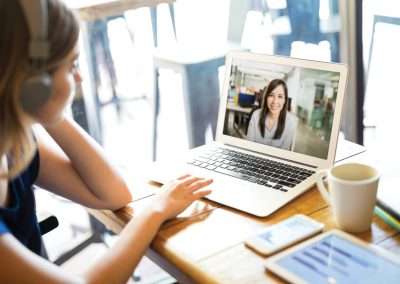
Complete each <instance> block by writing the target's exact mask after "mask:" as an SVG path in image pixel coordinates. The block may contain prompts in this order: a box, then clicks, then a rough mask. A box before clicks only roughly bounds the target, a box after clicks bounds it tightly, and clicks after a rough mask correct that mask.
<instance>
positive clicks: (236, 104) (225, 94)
mask: <svg viewBox="0 0 400 284" xmlns="http://www.w3.org/2000/svg"><path fill="white" fill-rule="evenodd" d="M225 71H226V72H225V82H224V85H223V88H222V94H221V100H220V107H219V114H218V126H217V134H216V139H215V142H213V143H211V144H207V145H204V146H201V147H197V148H194V149H191V150H189V151H188V153H187V156H186V157H185V159H183V160H181V161H159V162H157V163H156V164H155V167H154V168H153V170H152V174H151V179H152V180H155V181H158V182H161V183H164V182H167V181H169V180H171V179H173V178H176V177H177V176H179V175H182V174H186V173H189V174H192V175H196V176H201V177H210V178H213V179H214V182H213V184H212V185H210V187H211V188H212V190H213V192H212V193H211V194H210V195H209V196H207V198H208V199H210V200H212V201H215V202H218V203H220V204H223V205H226V206H229V207H232V208H235V209H238V210H240V211H243V212H247V213H249V214H252V215H255V216H259V217H265V216H268V215H270V214H271V213H273V212H274V211H276V210H277V209H279V208H280V207H282V206H284V205H285V204H287V203H288V202H289V201H291V200H293V199H294V198H296V197H297V196H299V195H300V194H302V193H303V192H305V191H306V190H307V189H309V188H310V187H312V186H313V185H314V182H315V177H316V175H317V174H318V171H319V170H320V169H325V168H328V167H330V166H332V165H333V163H334V158H335V152H336V146H337V140H338V133H339V126H340V117H341V112H342V106H343V96H344V92H345V86H346V79H347V68H346V66H345V65H342V64H336V63H327V62H317V61H311V60H303V59H295V58H287V57H281V56H270V55H262V54H255V53H250V52H231V53H229V54H228V56H227V58H226V65H225ZM282 81H283V82H285V85H286V89H287V92H286V93H287V95H288V98H286V99H285V98H283V100H282V93H283V94H284V93H285V92H282V88H278V87H276V88H275V90H276V92H275V91H274V90H272V92H270V93H269V94H270V95H268V96H267V95H265V92H266V91H267V89H268V86H269V85H270V84H271V88H272V86H274V84H278V86H279V83H280V82H282ZM281 86H283V85H282V84H281ZM283 90H284V89H283ZM267 98H268V99H267ZM279 102H288V103H287V104H286V106H282V104H284V103H281V104H280V105H279ZM266 108H268V110H266ZM279 108H281V109H280V111H279ZM263 110H264V112H265V113H266V116H265V117H266V124H268V123H267V121H268V119H269V116H268V114H269V113H274V114H275V115H277V114H278V113H279V117H280V116H281V114H282V111H285V113H286V116H285V120H283V119H281V121H284V122H285V123H283V124H282V122H281V124H282V125H284V127H283V131H281V136H280V137H279V138H277V137H276V136H274V135H275V132H276V130H277V128H278V125H279V119H278V122H276V123H275V125H273V127H271V128H265V133H264V136H262V135H261V134H260V133H261V131H260V129H261V126H260V125H259V124H260V120H262V119H261V116H262V111H263ZM277 116H278V115H277ZM252 119H253V120H252ZM272 120H273V119H271V121H272ZM250 127H252V128H251V129H249V128H250ZM266 127H268V125H267V126H266ZM281 128H282V127H281ZM259 131H260V132H259ZM267 132H268V133H267ZM268 134H270V137H269V138H268ZM271 137H272V138H271Z"/></svg>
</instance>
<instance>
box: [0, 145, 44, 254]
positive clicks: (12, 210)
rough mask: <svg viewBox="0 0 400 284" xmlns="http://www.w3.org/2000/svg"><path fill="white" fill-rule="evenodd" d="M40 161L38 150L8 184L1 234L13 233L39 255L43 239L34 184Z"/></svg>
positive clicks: (0, 209) (0, 215)
mask: <svg viewBox="0 0 400 284" xmlns="http://www.w3.org/2000/svg"><path fill="white" fill-rule="evenodd" d="M39 163H40V160H39V152H36V154H35V156H34V158H33V160H32V161H31V163H30V164H29V165H28V167H27V168H26V169H25V170H24V171H23V172H22V173H21V174H20V175H19V176H17V177H16V178H14V179H13V180H11V181H10V182H9V184H8V188H9V206H8V207H7V208H4V207H0V235H2V234H6V233H11V234H12V235H13V236H14V237H15V238H16V239H18V240H19V241H20V242H21V243H22V244H23V245H24V246H26V247H27V248H28V249H30V250H31V251H33V252H34V253H36V254H38V255H40V254H41V250H42V240H41V234H40V230H39V225H38V222H37V218H36V208H35V197H34V194H33V188H32V185H33V183H34V182H35V180H36V178H37V175H38V172H39Z"/></svg>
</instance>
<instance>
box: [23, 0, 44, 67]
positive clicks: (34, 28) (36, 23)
mask: <svg viewBox="0 0 400 284" xmlns="http://www.w3.org/2000/svg"><path fill="white" fill-rule="evenodd" d="M19 2H20V4H21V6H22V10H23V11H24V15H25V18H26V21H27V24H28V28H29V33H30V42H29V57H30V58H31V59H32V61H33V63H35V62H39V63H40V62H43V61H46V60H47V59H48V57H49V54H50V44H49V41H48V39H47V37H48V11H47V0H19ZM38 2H39V3H38Z"/></svg>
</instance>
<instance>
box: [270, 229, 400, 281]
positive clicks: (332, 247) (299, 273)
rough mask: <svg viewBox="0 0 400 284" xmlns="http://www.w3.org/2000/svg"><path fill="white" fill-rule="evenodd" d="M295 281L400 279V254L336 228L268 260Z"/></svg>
mask: <svg viewBox="0 0 400 284" xmlns="http://www.w3.org/2000/svg"><path fill="white" fill-rule="evenodd" d="M265 266H266V268H267V269H268V270H270V271H272V272H274V273H275V274H277V275H278V276H280V277H281V278H283V279H285V280H288V281H289V282H291V283H329V284H333V283H363V284H364V283H384V284H390V283H397V284H398V283H400V258H399V257H397V256H395V255H393V254H391V253H389V252H388V251H385V250H384V249H382V248H379V247H376V246H374V245H370V244H367V243H365V242H363V241H361V240H359V239H357V238H355V237H353V236H351V235H349V234H347V233H344V232H342V231H338V230H332V231H329V232H326V233H324V234H322V235H319V236H317V237H314V238H312V239H310V240H308V241H306V242H304V243H301V244H299V245H297V246H295V247H292V248H291V249H288V250H286V251H283V252H281V253H279V254H277V255H275V256H273V257H271V258H269V259H268V260H267V262H266V263H265Z"/></svg>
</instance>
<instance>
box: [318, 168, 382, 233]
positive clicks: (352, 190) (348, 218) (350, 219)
mask: <svg viewBox="0 0 400 284" xmlns="http://www.w3.org/2000/svg"><path fill="white" fill-rule="evenodd" d="M325 177H327V180H328V188H329V191H328V190H327V189H326V187H325V185H324V178H325ZM378 182H379V173H378V171H377V170H376V169H374V168H373V167H370V166H367V165H364V164H357V163H348V164H342V165H338V166H335V167H333V168H331V169H329V170H325V171H321V173H320V175H319V176H318V179H317V186H318V189H319V191H320V192H321V194H322V196H323V197H324V199H325V200H326V202H328V203H329V204H330V205H331V207H332V210H333V214H334V217H335V220H336V224H337V225H338V227H339V228H340V229H342V230H344V231H347V232H351V233H359V232H364V231H367V230H369V229H370V226H371V222H372V216H373V211H374V206H375V203H376V192H377V189H378Z"/></svg>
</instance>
